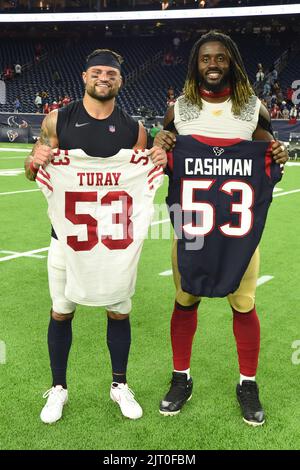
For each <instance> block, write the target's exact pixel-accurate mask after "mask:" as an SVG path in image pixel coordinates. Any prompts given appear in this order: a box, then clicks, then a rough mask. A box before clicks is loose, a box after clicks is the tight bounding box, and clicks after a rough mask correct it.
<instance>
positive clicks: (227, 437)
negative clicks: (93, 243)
mask: <svg viewBox="0 0 300 470" xmlns="http://www.w3.org/2000/svg"><path fill="white" fill-rule="evenodd" d="M4 147H8V144H1V145H0V213H1V235H0V276H1V304H0V306H1V311H0V340H1V343H0V351H2V356H1V354H0V358H1V361H2V362H5V361H4V355H3V348H4V346H6V362H5V363H3V364H0V416H1V418H0V419H1V426H0V449H103V450H105V449H111V450H115V449H130V450H136V449H152V450H158V449H167V450H169V449H173V450H175V449H176V450H184V449H190V450H194V449H299V448H300V425H299V423H300V406H299V394H300V385H299V383H300V364H299V365H297V364H293V363H292V355H293V353H294V362H300V319H299V316H300V230H299V225H300V166H288V167H286V170H285V175H284V179H283V180H282V182H281V183H280V184H279V185H278V186H279V189H280V190H278V191H277V192H276V193H275V196H276V197H275V198H274V201H273V204H272V206H271V209H270V212H269V217H268V221H267V225H266V229H265V232H264V235H263V240H262V242H261V273H260V276H272V279H271V280H269V281H268V282H266V283H264V284H262V285H261V286H260V287H258V289H257V302H256V304H257V310H258V313H259V315H260V319H261V336H262V343H261V355H260V367H259V372H258V383H259V386H260V397H261V401H262V403H263V405H264V408H265V411H266V423H265V425H264V426H263V427H261V428H252V427H249V426H247V425H246V424H245V423H244V422H243V421H242V418H241V415H240V409H239V406H238V404H237V401H236V398H235V386H236V383H237V380H238V377H239V374H238V366H237V358H236V351H235V343H234V338H233V334H232V315H231V310H230V308H229V306H228V304H227V301H226V299H213V300H212V299H205V300H204V301H203V302H202V304H201V307H200V309H199V313H200V314H199V322H198V332H197V335H196V338H195V342H194V349H193V358H192V376H193V379H194V392H193V398H192V400H191V401H190V402H189V403H188V404H186V406H185V408H184V410H183V411H182V413H180V415H178V416H174V417H163V416H161V415H160V414H159V413H158V403H159V400H160V399H161V398H162V396H163V395H164V393H165V392H166V391H167V388H168V382H169V380H170V376H171V370H172V361H171V348H170V340H169V320H170V315H171V310H172V307H173V297H174V288H173V283H172V278H171V276H160V275H159V273H161V272H164V271H167V270H170V268H171V265H170V256H169V253H170V247H171V241H170V240H166V239H165V240H147V241H146V242H145V244H144V249H143V253H142V257H141V261H140V265H139V272H138V281H137V289H136V294H135V297H134V299H133V311H132V314H131V323H132V346H131V355H130V361H129V370H128V381H129V385H130V386H131V387H132V388H133V389H134V391H135V393H136V397H137V399H138V401H139V402H140V404H141V405H142V407H143V409H144V416H143V418H142V419H140V420H138V421H136V422H135V421H130V420H126V419H125V418H123V417H122V416H121V414H120V411H119V408H118V406H117V405H116V404H114V403H113V402H111V401H110V399H109V388H110V383H111V371H110V361H109V355H108V351H107V347H106V318H105V313H104V311H103V310H100V309H96V308H88V307H82V306H80V307H78V309H77V313H76V318H75V320H74V322H73V347H72V350H71V354H70V359H69V373H68V387H69V404H68V405H67V406H66V407H65V410H64V416H63V419H62V420H61V421H60V422H58V423H56V424H55V425H52V426H47V425H44V424H43V423H42V422H41V421H40V419H39V413H40V411H41V408H42V406H43V405H44V400H43V398H42V394H43V392H45V391H46V390H47V389H48V388H50V369H49V364H48V352H47V341H46V337H47V326H48V320H49V310H50V299H49V294H48V286H47V271H46V255H47V251H45V250H44V251H40V250H42V249H43V248H47V247H48V244H49V237H50V224H49V221H48V219H47V215H46V201H45V199H44V197H43V195H42V194H41V193H40V192H39V191H36V185H35V183H30V182H29V181H27V180H26V179H25V177H24V173H23V172H22V167H23V161H24V156H25V155H26V152H23V151H21V150H18V151H12V150H15V149H18V148H22V149H24V147H25V146H24V145H23V144H22V145H20V146H17V145H10V150H11V151H3V148H4ZM5 170H6V171H5ZM7 170H15V171H7ZM293 190H294V192H293ZM165 192H166V184H165V185H164V187H163V188H161V189H160V190H159V192H158V194H157V198H156V200H157V202H158V201H163V200H164V196H165ZM6 193H10V194H6ZM161 227H164V229H166V227H167V225H166V223H165V224H162V225H161ZM35 250H36V251H35ZM28 252H29V253H28ZM32 252H33V253H32ZM20 253H23V255H22V256H18V257H16V255H17V254H20ZM25 254H27V256H25ZM32 255H34V256H32ZM14 256H15V257H14ZM37 256H38V257H37ZM13 257H14V258H13ZM296 340H299V344H298V345H297V349H293V343H294V342H295V341H296ZM294 345H296V343H295V344H294Z"/></svg>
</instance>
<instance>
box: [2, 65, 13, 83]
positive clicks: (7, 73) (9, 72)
mask: <svg viewBox="0 0 300 470" xmlns="http://www.w3.org/2000/svg"><path fill="white" fill-rule="evenodd" d="M3 78H4V80H11V79H12V78H13V69H12V67H11V66H10V65H8V66H7V67H5V68H4V71H3Z"/></svg>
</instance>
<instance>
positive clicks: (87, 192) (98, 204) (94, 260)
mask: <svg viewBox="0 0 300 470" xmlns="http://www.w3.org/2000/svg"><path fill="white" fill-rule="evenodd" d="M163 177H164V173H163V169H162V168H161V167H155V166H154V165H153V163H152V161H151V159H150V157H148V156H147V150H146V151H141V150H140V151H134V150H129V149H122V150H120V151H119V152H118V153H117V154H116V155H114V156H112V157H109V158H99V157H90V156H88V155H86V154H85V153H84V152H83V151H82V150H80V149H75V150H69V151H68V150H57V151H55V159H54V160H53V161H52V162H51V163H50V164H49V165H47V167H46V168H45V169H43V168H40V169H39V171H38V174H37V177H36V181H37V184H38V186H39V187H40V189H41V190H42V192H43V194H44V195H45V197H46V199H47V201H48V215H49V218H50V220H51V223H52V225H53V228H54V230H55V232H56V234H57V236H58V239H59V241H60V243H61V244H62V246H63V250H64V253H65V260H66V274H67V283H66V290H65V295H66V297H67V298H68V299H69V300H71V301H73V302H76V303H78V304H83V305H95V306H97V305H99V306H100V305H109V304H114V303H118V302H121V301H123V300H126V299H128V298H130V297H131V296H132V295H133V294H134V289H135V282H136V274H137V265H138V261H139V257H140V253H141V249H142V245H143V240H144V238H145V237H146V235H147V232H148V227H149V224H150V222H151V216H152V213H153V199H154V195H155V192H156V189H157V188H158V187H159V186H160V185H161V184H162V182H163Z"/></svg>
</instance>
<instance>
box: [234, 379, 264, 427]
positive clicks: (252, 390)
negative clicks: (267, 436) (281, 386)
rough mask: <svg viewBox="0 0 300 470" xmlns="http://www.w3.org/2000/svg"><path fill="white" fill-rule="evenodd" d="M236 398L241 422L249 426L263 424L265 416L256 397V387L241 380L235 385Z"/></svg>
mask: <svg viewBox="0 0 300 470" xmlns="http://www.w3.org/2000/svg"><path fill="white" fill-rule="evenodd" d="M236 396H237V399H238V402H239V404H240V407H241V410H242V415H243V420H244V421H245V423H247V424H250V425H251V426H261V425H262V424H264V422H265V414H264V410H263V409H262V406H261V403H260V401H259V396H258V386H257V383H256V382H253V381H252V380H243V382H242V385H240V384H237V386H236Z"/></svg>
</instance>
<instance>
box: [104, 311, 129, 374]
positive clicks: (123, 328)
mask: <svg viewBox="0 0 300 470" xmlns="http://www.w3.org/2000/svg"><path fill="white" fill-rule="evenodd" d="M130 343H131V332H130V322H129V317H127V318H125V319H124V320H113V319H112V318H110V317H108V318H107V346H108V349H109V353H110V359H111V366H112V374H113V382H117V383H126V370H127V362H128V355H129V349H130Z"/></svg>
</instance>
